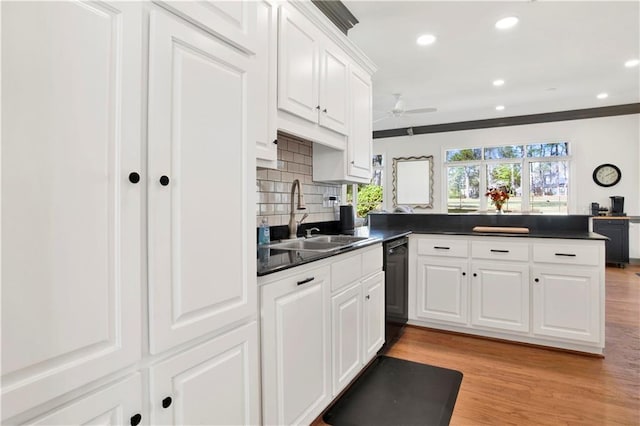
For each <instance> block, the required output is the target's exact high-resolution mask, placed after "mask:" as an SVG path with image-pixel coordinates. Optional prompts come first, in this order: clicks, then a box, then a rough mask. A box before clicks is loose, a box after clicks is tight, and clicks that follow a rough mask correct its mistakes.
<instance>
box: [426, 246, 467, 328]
mask: <svg viewBox="0 0 640 426" xmlns="http://www.w3.org/2000/svg"><path fill="white" fill-rule="evenodd" d="M468 264H469V262H468V261H467V259H449V258H442V257H435V256H433V257H432V256H418V258H417V262H416V265H417V276H416V278H417V279H416V285H417V288H416V290H417V291H416V297H417V299H416V301H415V302H416V317H417V318H421V319H428V320H436V321H446V322H451V323H457V324H467V322H468V310H469V309H468V304H469V302H468V288H469V285H468V279H467V269H468Z"/></svg>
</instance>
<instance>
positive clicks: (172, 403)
mask: <svg viewBox="0 0 640 426" xmlns="http://www.w3.org/2000/svg"><path fill="white" fill-rule="evenodd" d="M258 376H259V354H258V325H257V323H256V322H255V321H254V322H251V323H249V324H246V325H244V326H241V327H239V328H236V329H234V330H233V331H231V332H229V333H227V334H224V335H222V336H219V337H217V338H215V339H213V340H209V341H207V342H206V343H203V344H201V345H199V346H196V347H193V348H191V349H188V350H187V351H185V352H182V353H180V354H178V355H176V356H174V357H171V358H169V359H167V360H165V361H162V362H160V363H159V364H157V365H154V366H152V367H151V368H150V380H151V399H150V406H151V421H150V423H151V424H162V425H252V424H258V423H259V421H260V401H259V389H258V386H257V383H256V382H255V380H254V378H255V377H258Z"/></svg>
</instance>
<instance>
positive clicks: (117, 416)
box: [25, 373, 146, 426]
mask: <svg viewBox="0 0 640 426" xmlns="http://www.w3.org/2000/svg"><path fill="white" fill-rule="evenodd" d="M142 408H143V407H142V378H141V376H140V374H139V373H136V374H134V375H133V376H131V377H130V378H128V379H125V380H123V381H120V382H116V383H114V384H111V385H108V386H106V387H104V388H101V389H100V390H98V391H95V392H91V393H89V394H87V395H85V396H83V397H82V398H80V399H78V400H76V401H74V402H71V403H69V404H66V405H64V406H62V407H60V408H57V409H54V410H53V411H52V412H51V413H49V414H47V415H45V416H42V417H39V418H37V419H34V420H33V421H28V422H26V423H25V424H28V425H85V424H90V425H105V426H107V425H114V426H115V425H123V424H130V422H131V420H130V419H131V417H132V416H134V415H136V414H140V415H141V416H142V418H143V419H144V418H145V417H146V413H145V412H144V411H142Z"/></svg>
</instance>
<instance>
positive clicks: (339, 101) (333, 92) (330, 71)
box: [319, 46, 349, 135]
mask: <svg viewBox="0 0 640 426" xmlns="http://www.w3.org/2000/svg"><path fill="white" fill-rule="evenodd" d="M337 52H338V49H337V47H333V48H331V47H328V46H325V47H324V48H323V49H322V55H321V57H320V58H321V59H320V93H319V104H320V118H319V124H320V125H321V126H324V127H326V128H328V129H331V130H334V131H336V132H338V133H341V134H343V135H346V134H347V120H348V118H347V117H348V97H347V95H348V93H349V87H348V84H349V64H348V62H347V60H346V58H344V57H343V56H342V55H341V54H338V53H337Z"/></svg>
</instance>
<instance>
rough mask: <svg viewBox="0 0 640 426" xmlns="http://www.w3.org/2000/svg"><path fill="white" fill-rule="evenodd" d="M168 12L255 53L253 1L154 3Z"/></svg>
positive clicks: (254, 10) (257, 36)
mask: <svg viewBox="0 0 640 426" xmlns="http://www.w3.org/2000/svg"><path fill="white" fill-rule="evenodd" d="M158 3H159V4H161V5H162V6H163V7H165V8H167V9H169V10H171V11H172V12H174V13H176V14H178V15H182V16H184V17H185V18H186V19H189V20H193V21H195V22H197V23H198V24H200V25H203V26H205V27H207V28H209V29H210V30H211V31H214V32H216V33H217V34H219V35H220V36H222V37H223V38H225V39H227V40H228V41H229V42H230V43H233V44H234V45H237V46H238V47H240V48H242V49H245V50H247V51H249V52H254V53H255V52H256V49H257V45H258V43H259V37H260V33H259V32H258V31H257V30H256V26H255V25H254V22H255V16H256V4H257V2H255V1H211V0H199V1H166V2H165V1H158Z"/></svg>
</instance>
